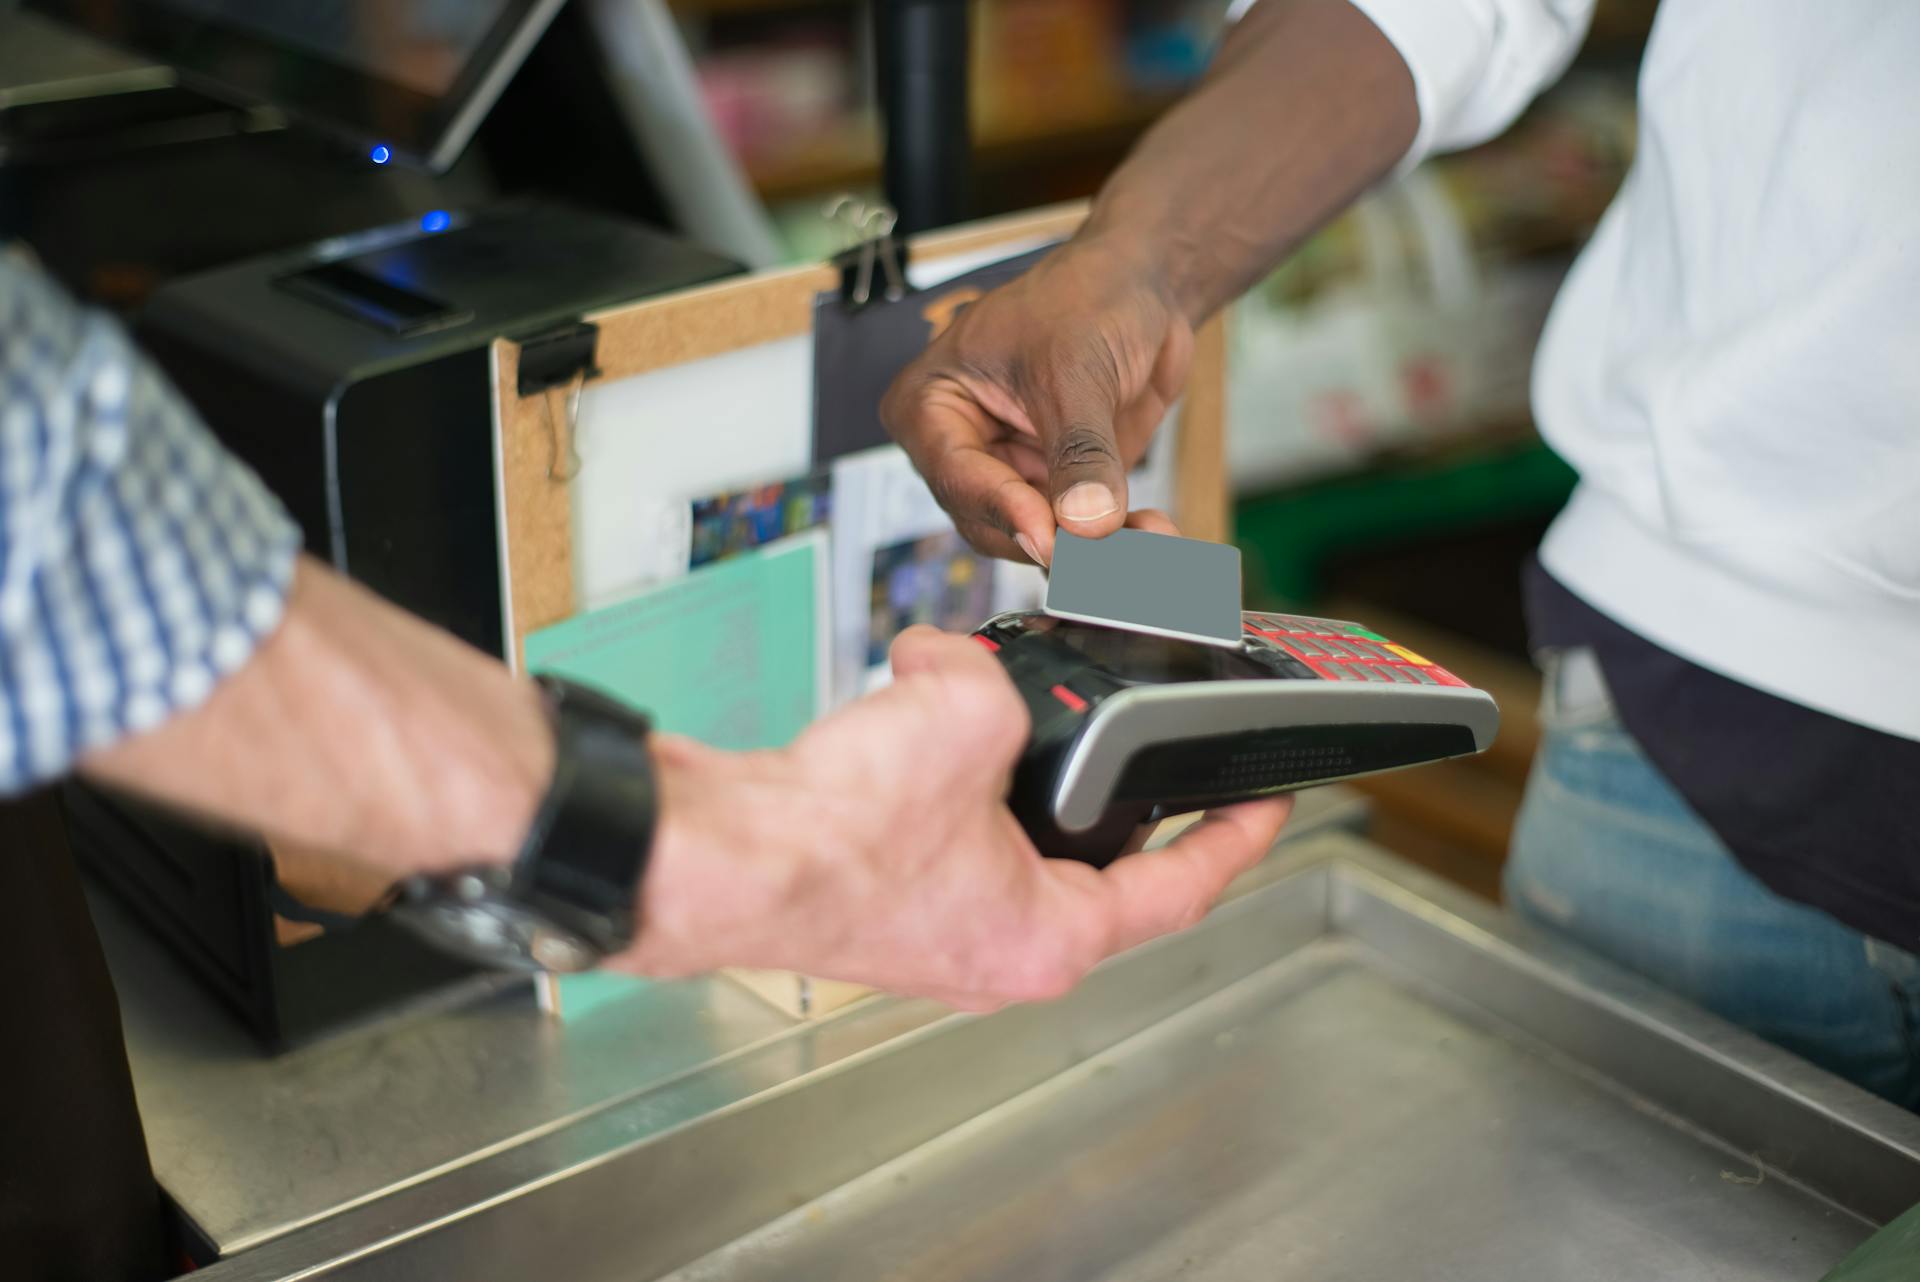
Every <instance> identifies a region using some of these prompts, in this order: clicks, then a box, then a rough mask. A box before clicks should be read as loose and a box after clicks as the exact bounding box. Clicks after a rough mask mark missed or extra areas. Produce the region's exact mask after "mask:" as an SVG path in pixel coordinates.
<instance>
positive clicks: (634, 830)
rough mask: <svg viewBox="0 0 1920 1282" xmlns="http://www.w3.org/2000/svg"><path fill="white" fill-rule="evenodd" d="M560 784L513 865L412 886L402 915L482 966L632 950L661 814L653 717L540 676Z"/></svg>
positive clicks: (588, 963)
mask: <svg viewBox="0 0 1920 1282" xmlns="http://www.w3.org/2000/svg"><path fill="white" fill-rule="evenodd" d="M537 680H538V682H539V685H540V687H541V689H542V691H543V692H544V693H545V695H546V698H547V707H548V711H549V713H550V715H551V716H552V718H553V732H554V762H553V782H552V784H551V785H550V786H549V787H548V789H547V795H546V797H545V798H544V799H543V800H542V801H541V803H540V808H539V810H538V811H537V812H535V814H534V817H533V825H532V827H531V828H530V829H529V830H528V832H527V839H526V843H525V844H524V845H523V846H522V847H521V849H520V854H519V856H518V857H517V858H516V859H515V860H514V861H513V863H512V864H511V865H508V866H505V867H501V866H495V865H484V866H476V867H472V868H466V869H462V870H460V871H458V872H454V873H449V874H445V875H439V876H431V877H415V878H412V879H410V880H408V881H406V882H403V883H402V884H401V885H400V887H399V888H398V891H397V892H396V895H395V899H394V902H393V905H392V908H391V909H390V911H391V913H392V915H393V917H394V918H395V919H396V920H398V921H400V922H402V923H403V924H405V925H406V926H407V927H408V928H409V929H411V930H413V931H414V932H415V933H417V934H419V935H421V936H422V937H424V938H425V939H427V940H428V941H429V942H431V943H433V944H435V945H437V946H439V947H440V948H443V949H445V950H447V951H448V952H452V953H455V954H457V955H458V956H461V957H464V958H466V959H467V960H469V961H473V962H477V963H479V964H481V965H483V966H494V967H499V968H502V969H512V970H547V971H577V970H588V969H590V968H592V967H593V966H596V965H598V964H599V963H600V961H601V960H602V959H603V958H605V957H608V956H610V955H612V954H614V953H618V952H621V951H622V950H624V949H625V948H626V947H627V945H628V944H630V943H632V942H633V934H634V912H635V907H636V905H637V904H638V902H639V895H640V879H641V877H642V875H643V874H644V873H645V872H646V867H647V856H648V855H649V854H650V853H651V850H652V846H653V827H654V817H655V809H656V795H655V792H654V779H653V758H652V757H651V756H650V755H649V754H648V752H647V732H648V730H649V729H650V728H651V727H650V725H649V723H648V721H647V718H646V717H645V716H644V715H643V714H641V713H639V712H637V711H635V710H633V709H632V708H629V707H627V706H626V705H625V704H622V703H619V702H617V701H616V700H613V699H610V698H608V697H607V696H606V695H603V694H600V693H599V692H597V691H595V690H591V689H589V688H587V687H586V686H582V685H576V684H574V683H573V682H570V681H563V680H560V679H558V678H554V677H540V678H537Z"/></svg>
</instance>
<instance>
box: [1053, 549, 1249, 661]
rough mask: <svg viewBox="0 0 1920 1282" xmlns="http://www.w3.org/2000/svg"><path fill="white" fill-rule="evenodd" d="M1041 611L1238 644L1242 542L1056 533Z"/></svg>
mask: <svg viewBox="0 0 1920 1282" xmlns="http://www.w3.org/2000/svg"><path fill="white" fill-rule="evenodd" d="M1045 609H1046V612H1047V613H1048V614H1051V615H1055V616H1057V617H1059V618H1062V619H1077V620H1079V621H1080V622H1082V623H1104V624H1107V625H1109V626H1111V627H1116V628H1127V629H1130V630H1132V631H1134V632H1151V633H1153V634H1154V635H1156V636H1166V637H1179V638H1181V639H1183V640H1188V641H1205V642H1209V643H1211V644H1213V645H1238V644H1239V643H1240V549H1239V548H1236V547H1231V546H1229V545H1227V544H1224V543H1205V542H1202V541H1201V540H1199V539H1176V538H1174V537H1173V536H1172V535H1168V534H1153V533H1150V532H1148V531H1146V530H1115V531H1114V532H1113V533H1112V534H1109V535H1107V537H1106V538H1104V539H1083V538H1081V537H1080V536H1079V535H1077V534H1069V533H1067V532H1066V531H1065V530H1061V531H1060V532H1059V533H1057V534H1056V535H1054V540H1053V565H1052V566H1051V567H1050V568H1049V570H1048V572H1047V601H1046V606H1045Z"/></svg>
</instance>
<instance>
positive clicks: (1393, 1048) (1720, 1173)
mask: <svg viewBox="0 0 1920 1282" xmlns="http://www.w3.org/2000/svg"><path fill="white" fill-rule="evenodd" d="M1916 1201H1920V1118H1916V1117H1914V1116H1913V1115H1910V1114H1908V1113H1905V1112H1904V1111H1902V1110H1899V1109H1896V1108H1894V1107H1893V1106H1891V1105H1887V1104H1884V1103H1882V1102H1881V1101H1878V1100H1875V1099H1873V1098H1871V1097H1869V1096H1867V1095H1865V1094H1863V1093H1862V1092H1859V1091H1857V1090H1854V1089H1853V1088H1851V1087H1849V1086H1847V1085H1845V1084H1844V1083H1841V1082H1839V1081H1837V1080H1835V1079H1833V1078H1831V1077H1828V1076H1826V1075H1825V1074H1822V1073H1820V1072H1818V1071H1816V1070H1814V1069H1812V1068H1810V1067H1808V1066H1807V1065H1805V1064H1804V1063H1802V1062H1801V1061H1799V1060H1796V1059H1794V1058H1793V1057H1792V1056H1790V1055H1787V1054H1786V1053H1784V1052H1782V1051H1779V1050H1776V1049H1774V1048H1771V1047H1769V1046H1766V1045H1765V1044H1763V1043H1760V1042H1758V1041H1756V1040H1755V1039H1753V1038H1750V1037H1748V1036H1746V1035H1745V1034H1743V1033H1740V1032H1739V1031H1737V1030H1734V1029H1732V1028H1729V1027H1728V1026H1726V1025H1724V1024H1721V1023H1720V1022H1718V1021H1716V1020H1713V1019H1711V1018H1709V1017H1707V1016H1704V1015H1702V1014H1700V1013H1699V1012H1697V1011H1695V1010H1693V1009H1692V1008H1690V1007H1688V1006H1686V1005H1685V1004H1683V1003H1680V1002H1678V1001H1677V1000H1675V999H1673V998H1671V997H1669V996H1666V995H1664V994H1662V993H1660V992H1658V991H1657V990H1654V989H1652V988H1651V987H1649V986H1647V985H1645V984H1643V983H1641V982H1639V981H1637V980H1634V979H1632V978H1631V977H1628V976H1626V975H1623V974H1622V973H1620V972H1618V971H1616V970H1614V969H1613V968H1611V967H1608V966H1605V965H1603V964H1600V963H1598V962H1596V961H1594V960H1593V959H1591V958H1588V957H1586V956H1585V955H1583V954H1580V953H1578V952H1576V951H1573V950H1571V949H1568V948H1566V947H1564V946H1562V945H1559V944H1557V943H1555V942H1553V941H1550V940H1547V939H1544V938H1542V937H1539V936H1537V935H1535V934H1533V933H1531V932H1529V931H1527V930H1526V929H1525V928H1524V927H1522V926H1520V925H1518V924H1516V923H1514V922H1512V921H1510V920H1509V919H1507V918H1505V917H1504V916H1503V915H1501V914H1500V913H1499V912H1498V911H1497V910H1495V909H1493V908H1491V907H1490V906H1487V905H1484V904H1482V903H1480V902H1479V901H1477V900H1473V899H1471V898H1469V897H1467V896H1465V895H1463V894H1461V893H1460V892H1458V891H1455V890H1453V889H1451V888H1449V887H1446V886H1444V885H1442V884H1440V883H1438V882H1436V881H1434V880H1433V879H1431V878H1428V877H1426V876H1425V875H1424V874H1421V873H1419V872H1417V871H1416V870H1413V869H1411V868H1409V867H1407V866H1406V865H1404V864H1401V863H1399V862H1398V861H1396V860H1393V859H1392V858H1391V857H1389V856H1386V855H1384V854H1382V853H1381V852H1379V851H1377V850H1376V849H1375V848H1373V847H1370V846H1368V845H1367V844H1366V843H1364V842H1362V841H1359V840H1358V839H1356V838H1353V837H1351V836H1347V835H1344V834H1330V835H1327V836H1324V837H1320V838H1316V839H1314V840H1312V841H1310V842H1306V843H1302V844H1301V846H1300V847H1299V848H1298V850H1297V851H1296V852H1295V853H1293V854H1291V855H1287V856H1282V857H1280V858H1277V859H1276V860H1274V861H1270V863H1269V865H1268V866H1266V867H1265V868H1264V869H1262V870H1261V871H1260V872H1259V873H1257V874H1256V875H1255V876H1254V877H1253V878H1252V879H1251V883H1250V885H1249V886H1248V888H1247V889H1246V890H1245V892H1244V893H1242V894H1241V895H1240V896H1239V897H1238V898H1236V899H1234V900H1233V901H1232V902H1230V903H1228V904H1227V905H1225V906H1224V907H1222V908H1221V909H1219V910H1218V911H1216V913H1215V914H1214V915H1213V916H1212V917H1210V918H1209V919H1208V921H1207V922H1206V923H1204V924H1203V925H1202V926H1201V927H1199V928H1197V929H1196V930H1193V931H1191V932H1188V933H1187V934H1185V935H1183V936H1181V937H1178V938H1175V939H1171V940H1166V941H1162V942H1160V943H1158V944H1155V945H1151V946H1149V947H1147V948H1144V949H1141V950H1138V951H1136V952H1134V953H1132V954H1129V955H1128V956H1126V957H1124V958H1121V959H1119V960H1118V961H1116V962H1115V963H1112V964H1110V965H1108V966H1107V967H1104V968H1103V969H1102V970H1100V971H1099V972H1097V973H1096V974H1095V975H1094V976H1093V977H1092V978H1091V979H1090V981H1089V982H1088V983H1087V984H1086V985H1085V986H1083V987H1082V989H1081V990H1080V991H1079V992H1077V993H1076V994H1074V995H1073V996H1072V997H1070V998H1068V999H1066V1000H1064V1001H1061V1002H1058V1003H1054V1004H1051V1005H1049V1006H1045V1007H1028V1008H1017V1009H1014V1010H1009V1011H1005V1012H1002V1013H1001V1014H999V1015H995V1016H992V1017H988V1018H985V1019H972V1018H965V1017H958V1016H953V1017H944V1018H940V1017H934V1016H933V1014H932V1012H931V1011H930V1009H929V1008H927V1007H924V1006H921V1005H919V1004H916V1003H901V1002H889V1001H882V1002H875V1003H870V1004H868V1005H866V1006H863V1007H857V1008H854V1009H853V1010H850V1011H849V1012H847V1013H846V1014H845V1015H844V1016H841V1017H839V1018H837V1019H833V1020H828V1021H825V1022H823V1023H822V1024H820V1025H818V1026H814V1027H808V1028H800V1029H795V1030H792V1032H791V1033H789V1034H787V1035H785V1036H782V1037H780V1038H777V1039H774V1040H772V1041H770V1042H766V1043H762V1044H760V1045H758V1046H756V1047H754V1048H753V1049H751V1050H749V1051H746V1052H743V1053H741V1054H740V1055H737V1056H734V1057H732V1058H731V1059H728V1060H727V1061H725V1062H721V1063H716V1064H712V1065H709V1066H706V1067H704V1068H702V1069H699V1070H697V1071H694V1072H691V1073H688V1074H686V1075H684V1076H682V1077H679V1078H676V1079H674V1080H672V1081H669V1082H666V1083H664V1084H662V1085H660V1086H658V1087H656V1088H654V1089H651V1090H649V1091H647V1092H644V1093H642V1094H640V1095H638V1096H635V1097H632V1098H627V1099H623V1100H619V1101H617V1102H614V1103H612V1104H609V1105H608V1106H606V1107H604V1108H601V1109H598V1110H596V1111H594V1112H592V1113H590V1114H588V1115H585V1116H581V1117H578V1118H576V1119H574V1120H572V1121H570V1122H568V1123H567V1124H565V1125H562V1126H558V1127H556V1128H554V1129H552V1130H550V1131H548V1132H546V1133H543V1134H540V1135H537V1136H534V1137H532V1138H529V1139H528V1140H526V1141H525V1142H523V1143H519V1144H515V1145H513V1146H512V1147H510V1148H507V1149H504V1150H502V1151H497V1152H493V1153H489V1154H483V1155H480V1156H479V1157H477V1158H476V1160H474V1161H471V1162H468V1163H465V1164H463V1165H461V1166H459V1167H458V1168H457V1169H452V1170H448V1171H446V1172H444V1173H443V1174H440V1175H438V1176H436V1177H434V1178H430V1179H425V1180H422V1181H419V1182H417V1183H415V1184H412V1185H409V1186H407V1187H404V1188H400V1189H396V1190H393V1191H392V1192H390V1193H388V1194H386V1195H384V1196H381V1197H379V1198H377V1199H374V1200H372V1201H370V1202H367V1203H364V1204H362V1205H359V1206H356V1207H353V1208H351V1209H349V1210H347V1211H345V1212H342V1213H341V1214H339V1215H336V1216H333V1217H331V1218H329V1219H327V1220H324V1221H321V1222H319V1223H316V1224H313V1225H310V1226H308V1227H306V1228H302V1229H299V1230H297V1231H295V1232H292V1233H289V1234H287V1235H285V1236H283V1237H281V1238H278V1239H276V1240H274V1241H271V1242H268V1243H266V1244H264V1245H262V1246H259V1247H257V1248H255V1249H253V1250H249V1251H243V1252H242V1253H240V1254H239V1255H237V1256H235V1257H233V1258H232V1259H229V1260H226V1261H223V1262H222V1263H220V1264H217V1265H215V1266H213V1267H212V1268H209V1269H207V1270H205V1271H203V1272H201V1273H200V1274H197V1275H196V1276H197V1277H200V1278H204V1279H205V1280H206V1282H235V1280H237V1279H268V1278H280V1277H290V1276H296V1275H297V1276H299V1277H302V1278H315V1279H318V1278H325V1279H329V1280H330V1282H331V1280H335V1279H338V1280H341V1282H345V1280H348V1279H351V1280H352V1282H368V1280H370V1279H400V1278H429V1277H431V1278H440V1277H445V1278H459V1279H462V1282H487V1280H490V1279H532V1278H564V1279H569V1280H570V1282H602V1280H604V1282H613V1280H614V1279H619V1280H621V1282H639V1280H641V1279H655V1278H661V1277H671V1278H673V1279H675V1282H722V1280H724V1282H735V1280H740V1282H744V1280H746V1279H760V1278H767V1279H772V1278H779V1279H782V1280H783V1282H799V1280H803V1279H829V1278H830V1279H834V1280H835V1282H852V1280H855V1279H863V1278H912V1279H963V1278H964V1279H983V1280H984V1279H1007V1280H1009V1282H1011V1280H1013V1279H1018V1280H1019V1282H1044V1280H1047V1279H1136V1278H1138V1279H1146V1278H1155V1279H1160V1278H1176V1277H1177V1278H1183V1279H1227V1278H1233V1279H1240V1278H1255V1277H1257V1278H1273V1279H1302V1280H1305V1279H1312V1280H1313V1282H1329V1280H1331V1279H1344V1278H1352V1279H1362V1278H1364V1279H1370V1280H1383V1279H1395V1278H1423V1279H1427V1278H1444V1279H1461V1280H1462V1282H1504V1280H1505V1279H1526V1280H1527V1282H1558V1280H1562V1279H1565V1280H1568V1282H1624V1280H1626V1279H1652V1278H1661V1279H1665V1278H1690V1279H1693V1278H1698V1279H1729V1280H1730V1279H1741V1280H1742V1282H1754V1280H1760V1282H1765V1280H1768V1279H1795V1280H1798V1282H1810V1280H1811V1279H1814V1278H1817V1277H1818V1276H1819V1275H1820V1274H1821V1273H1822V1272H1823V1271H1824V1270H1825V1269H1826V1268H1828V1267H1829V1266H1831V1265H1832V1264H1834V1263H1835V1262H1837V1261H1838V1260H1839V1259H1840V1258H1841V1257H1842V1256H1843V1255H1844V1254H1845V1253H1846V1252H1847V1251H1848V1250H1850V1249H1851V1248H1852V1247H1853V1246H1854V1245H1856V1244H1857V1243H1858V1242H1860V1241H1861V1240H1863V1239H1864V1238H1865V1237H1867V1236H1868V1234H1869V1233H1870V1232H1871V1231H1872V1229H1873V1227H1874V1226H1876V1225H1877V1224H1879V1223H1881V1222H1883V1221H1885V1220H1886V1219H1889V1218H1891V1217H1892V1216H1893V1215H1894V1214H1896V1213H1897V1212H1899V1211H1901V1210H1903V1209H1905V1208H1906V1207H1907V1206H1909V1205H1911V1204H1913V1203H1915V1202H1916Z"/></svg>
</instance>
